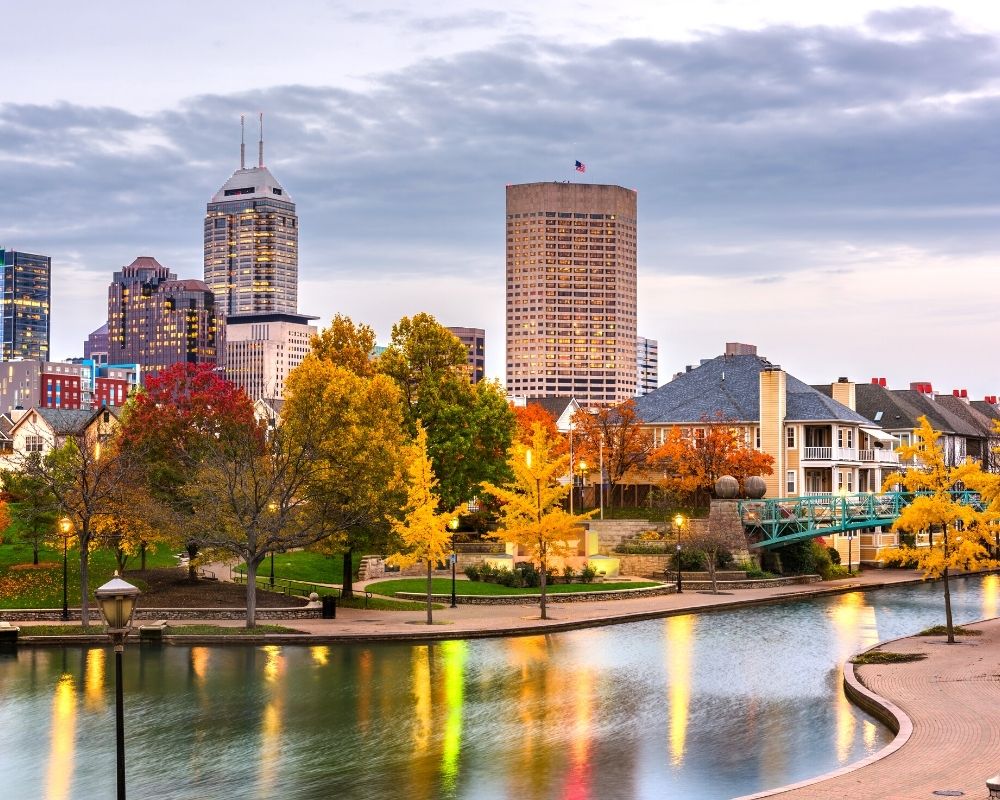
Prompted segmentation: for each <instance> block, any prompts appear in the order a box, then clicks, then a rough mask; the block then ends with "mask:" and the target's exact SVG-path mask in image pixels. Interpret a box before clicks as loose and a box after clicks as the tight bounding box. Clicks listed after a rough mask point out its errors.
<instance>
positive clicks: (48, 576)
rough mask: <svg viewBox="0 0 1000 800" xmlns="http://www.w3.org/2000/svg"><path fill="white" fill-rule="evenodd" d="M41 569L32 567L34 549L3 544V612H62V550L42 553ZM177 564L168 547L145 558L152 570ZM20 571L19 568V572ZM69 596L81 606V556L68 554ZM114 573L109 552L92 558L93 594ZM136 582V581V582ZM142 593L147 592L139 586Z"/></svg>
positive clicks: (132, 563) (133, 564)
mask: <svg viewBox="0 0 1000 800" xmlns="http://www.w3.org/2000/svg"><path fill="white" fill-rule="evenodd" d="M38 559H39V561H40V562H41V563H40V564H39V566H38V567H33V566H32V565H31V547H30V545H26V544H21V543H20V542H11V541H10V540H9V539H6V538H5V541H4V543H3V544H0V608H60V607H61V606H62V549H61V548H51V547H43V548H41V549H40V550H39V553H38ZM139 563H140V562H139V558H138V557H136V558H131V559H129V561H128V564H127V565H126V569H138V568H139ZM176 563H177V560H176V559H175V558H174V555H173V550H172V549H171V548H170V547H167V546H166V545H163V546H160V547H159V548H150V550H149V551H148V552H147V554H146V566H147V567H149V568H155V567H167V566H174V565H175V564H176ZM19 567H20V568H19ZM67 567H68V569H67V572H68V587H67V589H68V592H67V594H68V595H69V604H70V606H78V605H79V604H80V555H79V551H77V550H70V551H69V554H68V564H67ZM114 571H115V557H114V555H113V554H112V553H111V552H110V551H108V550H95V551H93V552H92V553H91V554H90V587H91V591H93V589H95V588H96V587H98V586H100V585H101V584H102V583H106V582H107V581H108V580H109V579H110V578H111V576H112V575H113V574H114ZM133 582H134V581H133ZM139 588H140V589H142V588H144V587H142V586H139Z"/></svg>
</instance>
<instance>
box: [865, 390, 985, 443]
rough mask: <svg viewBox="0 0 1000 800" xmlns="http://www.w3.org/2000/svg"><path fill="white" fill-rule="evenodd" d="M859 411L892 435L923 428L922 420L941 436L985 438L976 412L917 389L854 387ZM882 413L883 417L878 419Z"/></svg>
mask: <svg viewBox="0 0 1000 800" xmlns="http://www.w3.org/2000/svg"><path fill="white" fill-rule="evenodd" d="M855 397H856V404H857V407H858V411H859V412H861V413H862V414H863V415H864V416H866V417H867V418H868V419H870V420H872V421H873V422H876V423H877V424H879V425H881V426H882V427H883V428H885V429H886V430H890V431H908V430H913V429H914V428H916V427H918V426H919V425H920V422H919V418H920V417H922V416H926V417H927V421H928V422H930V424H931V425H932V426H933V427H934V429H935V430H939V431H941V432H942V433H949V434H957V435H959V436H971V437H980V438H981V437H982V436H983V428H982V427H980V425H979V424H978V423H977V422H976V421H975V420H974V418H973V416H972V415H973V414H974V413H978V412H973V411H970V410H969V407H968V406H967V405H966V404H965V403H964V402H963V401H962V400H960V399H959V398H957V397H952V396H951V395H942V396H940V397H938V398H936V399H931V398H930V397H928V396H927V395H925V394H923V393H921V392H918V391H916V390H915V389H886V388H885V387H884V386H877V385H875V384H872V383H859V384H858V385H857V387H855ZM879 412H881V415H879Z"/></svg>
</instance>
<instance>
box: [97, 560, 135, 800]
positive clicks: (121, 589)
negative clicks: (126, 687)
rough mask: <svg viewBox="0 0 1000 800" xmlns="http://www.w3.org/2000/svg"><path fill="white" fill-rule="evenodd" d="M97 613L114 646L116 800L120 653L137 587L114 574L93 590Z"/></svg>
mask: <svg viewBox="0 0 1000 800" xmlns="http://www.w3.org/2000/svg"><path fill="white" fill-rule="evenodd" d="M94 595H95V596H96V597H97V602H98V604H99V605H100V606H101V613H102V614H103V615H104V621H105V623H106V624H107V626H108V628H107V633H108V636H109V637H110V638H111V642H112V643H113V644H114V646H115V744H116V752H117V759H116V760H117V766H118V770H117V772H118V781H117V783H118V793H117V794H116V795H115V796H116V798H117V800H125V699H124V692H123V691H122V652H123V651H124V650H125V637H126V636H128V632H129V628H131V626H132V614H133V612H134V611H135V601H136V599H137V598H138V597H139V590H138V589H136V588H135V587H134V586H133V585H132V584H130V583H126V582H125V581H123V580H122V579H121V578H120V577H118V573H117V572H116V573H115V577H113V578H112V579H111V580H110V581H108V582H107V583H106V584H104V585H103V586H102V587H100V588H99V589H95V590H94Z"/></svg>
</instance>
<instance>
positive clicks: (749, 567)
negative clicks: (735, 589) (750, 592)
mask: <svg viewBox="0 0 1000 800" xmlns="http://www.w3.org/2000/svg"><path fill="white" fill-rule="evenodd" d="M736 567H737V569H741V570H743V571H744V572H745V573H746V574H747V578H749V579H751V580H761V579H762V578H773V577H774V573H773V572H768V571H767V570H765V569H761V568H760V567H758V566H757V564H756V563H755V562H753V561H742V562H740V563H738V564H737V565H736Z"/></svg>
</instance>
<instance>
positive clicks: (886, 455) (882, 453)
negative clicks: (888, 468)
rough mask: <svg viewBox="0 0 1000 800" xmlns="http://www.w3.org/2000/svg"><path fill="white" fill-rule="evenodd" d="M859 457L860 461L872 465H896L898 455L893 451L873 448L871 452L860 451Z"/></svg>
mask: <svg viewBox="0 0 1000 800" xmlns="http://www.w3.org/2000/svg"><path fill="white" fill-rule="evenodd" d="M859 455H860V457H861V460H862V461H866V462H868V463H873V464H898V463H899V453H897V452H895V451H894V450H885V449H881V448H873V449H871V450H860V451H859Z"/></svg>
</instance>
